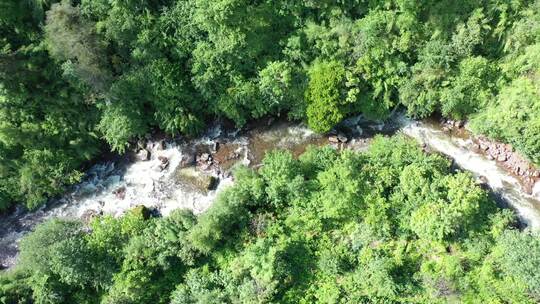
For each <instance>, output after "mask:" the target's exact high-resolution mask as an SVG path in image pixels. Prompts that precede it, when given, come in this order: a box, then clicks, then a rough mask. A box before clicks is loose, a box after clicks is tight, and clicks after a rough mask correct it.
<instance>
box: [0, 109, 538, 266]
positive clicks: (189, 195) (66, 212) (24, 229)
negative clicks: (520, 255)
mask: <svg viewBox="0 0 540 304" xmlns="http://www.w3.org/2000/svg"><path fill="white" fill-rule="evenodd" d="M344 125H346V126H347V128H348V130H349V132H350V138H349V141H348V143H347V144H346V145H345V144H343V145H341V144H334V145H335V146H336V148H344V147H347V148H352V149H355V150H363V149H366V148H367V147H368V146H369V141H370V139H371V138H372V137H373V136H374V135H375V134H387V135H389V134H394V133H399V132H402V133H404V134H405V135H407V136H410V137H412V138H414V139H416V140H417V141H419V142H420V143H422V144H424V145H425V146H427V147H429V148H430V149H431V150H433V151H437V152H440V153H443V154H445V155H447V156H448V157H450V158H452V159H453V160H454V163H455V164H456V165H457V166H458V167H459V168H461V169H463V170H467V171H470V172H471V173H472V174H473V175H474V176H475V177H477V178H478V179H483V180H485V181H487V184H488V185H489V187H490V188H491V189H492V192H493V194H494V195H495V196H496V197H497V198H499V201H500V202H501V203H502V204H504V205H506V206H508V207H510V208H512V209H514V210H515V211H516V214H517V215H518V217H519V219H520V220H521V222H522V223H524V225H526V226H529V227H531V228H532V229H538V228H540V189H538V188H540V187H536V190H537V191H536V194H533V195H528V194H526V193H524V192H523V191H522V190H521V187H520V184H519V181H518V180H517V179H516V178H515V177H513V176H512V175H511V174H510V173H508V172H507V171H505V170H504V169H503V168H502V167H500V166H499V165H498V164H497V163H496V162H495V161H493V160H489V159H487V158H486V157H485V156H483V155H482V154H479V153H477V152H475V151H474V149H471V146H472V144H473V143H472V140H471V139H470V138H469V137H468V135H465V136H464V135H463V134H461V135H460V136H454V135H453V134H452V133H450V132H445V131H443V130H442V129H441V128H440V126H439V125H438V124H436V123H433V122H429V121H423V122H419V121H414V120H410V119H407V118H405V116H404V115H401V114H399V115H396V117H394V118H393V119H390V120H389V122H388V123H382V122H376V121H367V120H364V119H362V117H360V116H359V117H355V118H351V119H348V120H347V121H346V122H345V123H344ZM328 143H329V142H328V138H327V137H323V136H321V135H318V134H315V133H313V132H312V131H311V130H309V129H308V128H307V127H305V126H304V125H302V124H298V123H290V122H285V121H277V122H271V123H266V122H265V123H259V124H256V125H254V127H252V128H248V129H247V130H242V131H240V130H228V131H226V130H223V128H222V127H221V126H220V125H216V126H213V127H211V128H209V130H208V131H207V132H206V134H205V135H204V136H202V137H201V138H200V139H197V140H190V141H184V140H168V141H166V142H164V143H163V142H158V141H156V142H153V141H149V142H148V143H146V148H147V150H148V151H149V152H150V153H149V157H148V160H136V161H132V160H131V159H128V158H127V157H124V158H120V159H119V160H116V161H107V162H102V163H98V164H96V165H94V166H93V167H92V168H90V169H89V170H88V171H87V172H86V175H85V177H84V179H83V181H82V182H81V183H79V184H77V185H75V186H73V187H71V188H70V189H69V190H68V191H67V192H66V194H65V195H63V196H62V197H60V198H55V199H51V200H50V201H49V202H48V203H47V205H46V206H44V207H42V208H41V209H39V210H37V211H33V212H27V211H24V210H23V209H22V208H21V209H19V210H17V211H16V212H14V213H12V214H10V215H4V216H3V217H0V265H2V267H3V268H9V267H11V266H13V265H15V263H16V256H17V252H18V248H17V244H18V241H19V240H20V239H21V238H22V237H23V236H24V235H25V234H27V233H28V232H29V231H31V230H32V229H33V227H35V225H37V224H38V223H41V222H43V221H45V220H47V219H50V218H55V217H58V218H83V219H87V218H89V217H91V216H92V215H96V214H111V215H113V216H120V215H122V214H123V213H125V212H126V211H127V210H129V209H131V208H133V207H135V206H137V205H145V206H147V207H149V208H151V209H153V210H154V211H155V212H156V213H159V214H161V215H164V216H166V215H168V214H169V213H170V212H171V211H172V210H174V209H177V208H189V209H191V210H193V212H194V213H196V214H198V213H201V212H204V211H205V210H206V209H207V208H208V207H209V206H210V205H211V203H212V201H213V200H214V198H215V197H216V195H217V193H219V192H220V191H221V190H222V189H224V188H225V187H227V186H229V185H231V184H233V179H232V177H230V173H229V170H230V169H231V168H232V167H233V166H234V165H235V164H239V163H240V164H244V165H248V166H252V167H257V166H258V164H259V163H260V161H261V159H262V158H263V156H264V153H265V152H266V151H268V150H271V149H276V148H281V149H288V150H290V151H292V152H293V154H295V155H299V154H301V153H302V152H303V151H304V150H305V148H306V147H307V146H308V145H325V144H328ZM206 153H207V156H208V155H210V159H209V160H207V159H206V157H205V158H204V160H203V161H202V162H201V160H200V159H199V165H198V166H196V165H194V164H193V161H194V160H193V159H192V158H194V157H195V156H197V155H198V156H199V158H200V156H201V155H203V154H206ZM186 160H187V164H188V165H186ZM201 168H202V169H201ZM210 180H211V181H217V182H212V183H210V182H208V183H206V182H205V181H210ZM210 184H215V185H212V186H210ZM201 185H202V186H201Z"/></svg>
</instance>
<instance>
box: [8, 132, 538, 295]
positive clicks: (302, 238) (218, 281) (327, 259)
mask: <svg viewBox="0 0 540 304" xmlns="http://www.w3.org/2000/svg"><path fill="white" fill-rule="evenodd" d="M263 163H264V165H263V166H262V167H261V168H260V169H259V170H258V172H256V171H253V170H251V169H248V168H239V169H238V170H237V171H236V174H235V178H236V183H235V184H234V186H231V187H229V188H227V189H226V190H225V191H224V192H222V193H221V195H220V196H219V198H218V200H217V201H216V202H215V203H214V204H213V205H212V206H211V207H210V209H209V210H208V211H207V212H205V213H203V214H202V215H200V216H199V217H195V216H194V215H193V214H191V212H188V211H185V210H177V211H175V212H173V213H172V214H171V215H170V216H168V217H164V218H148V217H147V216H146V215H145V214H144V212H141V211H143V210H142V209H141V208H138V209H135V210H134V211H132V212H131V213H128V214H127V215H125V216H123V217H121V218H112V217H109V216H103V217H99V218H96V219H94V220H93V221H92V222H91V224H90V225H89V227H88V228H86V227H84V226H83V225H82V224H81V223H79V222H73V221H62V220H51V221H49V222H46V223H45V224H42V225H41V226H38V228H37V229H36V230H35V231H34V232H33V233H32V234H30V235H29V236H27V237H26V238H25V239H24V240H23V241H22V242H21V259H20V263H19V265H18V266H17V268H16V269H14V270H13V271H11V272H9V273H6V274H5V275H2V276H0V303H3V304H8V303H9V304H12V303H80V304H84V303H111V304H112V303H141V304H144V303H174V304H180V303H182V304H184V303H205V304H207V303H537V302H538V301H539V300H540V287H539V286H540V276H539V274H538V269H539V268H540V241H539V240H540V238H539V236H538V235H537V234H534V233H531V232H527V231H522V232H520V231H518V230H515V229H513V228H512V223H513V221H514V219H513V215H512V212H510V211H509V210H502V209H499V208H498V207H496V205H495V203H494V202H493V201H491V200H490V199H489V198H488V197H487V193H486V192H485V191H484V190H482V189H481V188H480V187H479V186H478V185H476V184H475V182H474V181H473V179H472V177H471V176H470V175H469V174H467V173H463V172H457V173H456V172H452V171H451V169H450V163H449V161H448V160H446V159H445V158H443V157H441V156H439V155H436V154H432V155H427V154H425V153H424V152H423V151H422V150H421V149H420V148H419V147H417V146H416V145H415V144H413V143H411V142H410V141H408V140H406V139H404V138H403V137H395V138H391V139H390V138H383V137H378V138H376V139H375V141H374V143H373V145H372V146H371V147H370V149H369V151H367V152H366V153H355V152H351V151H344V152H341V153H339V152H337V151H335V150H333V149H331V148H330V147H324V148H310V149H308V151H307V152H306V153H304V154H303V155H301V156H300V157H299V159H294V158H293V157H292V155H291V154H290V153H289V152H286V151H275V152H272V153H269V154H267V156H266V157H265V159H264V162H263Z"/></svg>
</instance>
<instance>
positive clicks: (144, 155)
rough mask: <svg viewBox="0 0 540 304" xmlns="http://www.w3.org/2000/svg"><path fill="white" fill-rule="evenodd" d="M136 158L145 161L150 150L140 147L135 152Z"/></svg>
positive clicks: (148, 157) (148, 156)
mask: <svg viewBox="0 0 540 304" xmlns="http://www.w3.org/2000/svg"><path fill="white" fill-rule="evenodd" d="M137 159H138V160H140V161H146V160H149V159H150V152H149V151H148V150H146V149H141V150H139V152H137Z"/></svg>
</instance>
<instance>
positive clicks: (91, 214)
mask: <svg viewBox="0 0 540 304" xmlns="http://www.w3.org/2000/svg"><path fill="white" fill-rule="evenodd" d="M102 214H103V212H101V211H96V210H93V209H88V210H85V211H84V212H83V214H82V215H81V220H82V221H83V223H86V224H89V223H90V222H91V221H92V219H94V218H96V217H98V216H100V215H102Z"/></svg>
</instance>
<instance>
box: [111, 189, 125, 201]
mask: <svg viewBox="0 0 540 304" xmlns="http://www.w3.org/2000/svg"><path fill="white" fill-rule="evenodd" d="M113 194H114V195H115V196H116V198H118V199H121V200H123V199H124V198H126V187H124V186H122V187H120V188H117V189H116V190H114V191H113Z"/></svg>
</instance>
